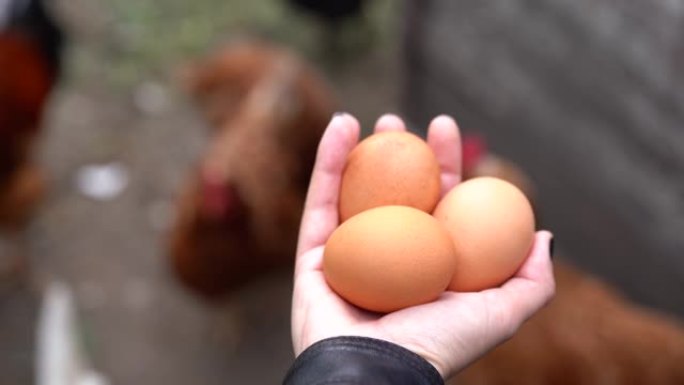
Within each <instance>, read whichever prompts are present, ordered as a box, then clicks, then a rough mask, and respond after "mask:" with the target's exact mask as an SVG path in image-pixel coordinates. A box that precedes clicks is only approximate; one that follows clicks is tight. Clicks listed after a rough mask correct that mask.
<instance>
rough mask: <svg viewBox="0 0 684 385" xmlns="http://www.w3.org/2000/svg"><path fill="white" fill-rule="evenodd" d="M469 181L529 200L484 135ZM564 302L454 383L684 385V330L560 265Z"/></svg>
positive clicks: (468, 164)
mask: <svg viewBox="0 0 684 385" xmlns="http://www.w3.org/2000/svg"><path fill="white" fill-rule="evenodd" d="M463 142H464V143H463V144H464V153H463V155H464V156H463V165H464V176H465V177H466V178H469V177H474V176H484V175H489V176H497V177H500V178H502V179H505V180H508V181H510V182H512V183H514V184H516V185H518V187H520V188H521V189H523V191H525V192H526V193H528V195H529V191H530V188H531V183H530V179H529V178H528V177H526V176H525V174H524V173H523V172H522V170H521V169H520V168H518V167H517V166H515V165H514V164H513V163H511V162H510V161H508V160H505V159H503V158H501V157H499V156H496V155H492V154H488V153H487V152H486V150H485V142H484V139H483V138H482V137H478V136H465V137H464V140H463ZM554 265H555V276H556V284H557V287H556V297H555V298H554V299H553V301H552V302H551V303H550V305H549V306H547V307H546V308H544V309H542V310H541V311H540V312H539V313H537V314H536V315H534V316H533V317H532V318H531V319H530V320H529V321H528V322H527V323H525V324H524V325H523V326H522V328H521V329H520V330H519V331H518V333H517V334H516V335H515V336H514V337H513V338H512V339H511V340H509V341H507V342H505V343H504V344H502V345H501V346H499V347H498V348H496V349H495V350H493V351H492V352H490V353H488V354H487V355H485V356H484V357H483V358H481V359H480V360H478V361H476V362H475V363H474V364H473V365H471V366H470V367H468V368H467V369H466V370H464V371H463V372H462V373H460V374H459V375H457V376H456V377H455V378H454V379H453V380H452V382H451V383H453V384H459V385H506V384H523V385H524V384H529V385H541V384H553V385H556V384H559V385H560V384H582V385H599V384H601V385H622V384H684V366H683V365H682V364H681V363H682V362H684V326H683V325H682V324H681V322H679V321H677V320H675V319H670V318H668V317H666V316H664V315H662V314H659V313H657V312H655V311H653V310H649V309H646V308H643V307H640V306H637V305H635V304H632V303H631V302H629V301H628V300H627V299H625V298H623V297H621V296H620V295H619V294H618V293H617V291H616V290H614V289H613V288H611V287H609V286H608V285H606V284H605V283H602V282H601V281H599V280H598V279H596V278H594V277H592V276H591V275H589V274H587V273H585V272H582V271H581V270H579V269H577V268H574V267H572V266H571V265H569V264H567V263H563V262H559V261H556V262H554Z"/></svg>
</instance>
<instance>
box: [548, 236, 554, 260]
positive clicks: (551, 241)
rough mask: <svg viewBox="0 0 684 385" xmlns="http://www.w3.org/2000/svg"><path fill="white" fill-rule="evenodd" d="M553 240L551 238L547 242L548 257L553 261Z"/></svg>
mask: <svg viewBox="0 0 684 385" xmlns="http://www.w3.org/2000/svg"><path fill="white" fill-rule="evenodd" d="M554 240H555V239H554V238H551V240H550V241H549V255H550V256H551V259H553V244H554Z"/></svg>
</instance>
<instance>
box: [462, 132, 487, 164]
mask: <svg viewBox="0 0 684 385" xmlns="http://www.w3.org/2000/svg"><path fill="white" fill-rule="evenodd" d="M462 146H463V172H464V173H468V172H469V171H470V170H472V169H473V167H475V165H476V164H477V163H478V162H479V161H480V160H481V159H482V157H483V156H484V155H485V154H486V153H487V141H486V140H485V138H484V136H483V135H480V134H467V135H465V136H463V139H462Z"/></svg>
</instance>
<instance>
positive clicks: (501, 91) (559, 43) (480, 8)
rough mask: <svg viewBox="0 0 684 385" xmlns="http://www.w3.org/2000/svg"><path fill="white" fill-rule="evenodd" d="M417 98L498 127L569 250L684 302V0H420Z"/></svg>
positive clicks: (468, 124) (632, 290) (419, 118)
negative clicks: (537, 191) (537, 190)
mask: <svg viewBox="0 0 684 385" xmlns="http://www.w3.org/2000/svg"><path fill="white" fill-rule="evenodd" d="M406 14H407V29H406V35H405V54H406V59H407V63H408V65H407V68H406V71H407V73H406V75H407V82H406V84H405V88H404V91H405V92H404V94H405V100H404V110H405V112H406V114H407V116H408V117H409V119H410V120H411V121H413V123H414V124H415V125H417V126H423V125H425V124H426V122H427V121H428V119H429V118H431V117H432V116H434V115H436V114H439V113H443V112H446V113H450V114H452V115H453V116H455V117H456V118H457V120H458V121H459V124H460V126H461V127H462V129H463V130H464V131H466V132H468V131H480V132H483V133H485V134H486V135H487V136H488V137H489V139H490V142H491V145H492V147H493V149H494V150H495V151H497V152H499V153H501V154H503V155H506V156H508V157H510V158H512V159H514V160H515V161H516V162H517V163H519V164H520V165H521V166H523V167H524V168H525V169H526V170H527V171H528V172H529V173H530V175H531V176H532V178H533V180H534V181H535V182H536V184H537V186H538V189H539V195H540V196H539V201H538V204H539V207H540V209H541V213H542V214H541V216H542V221H543V225H544V226H545V227H547V228H550V229H552V230H553V231H554V232H555V233H556V236H557V241H558V242H557V243H558V248H559V249H560V253H561V254H562V256H563V257H566V258H567V259H570V260H572V261H574V262H576V263H577V264H579V265H580V266H583V267H585V268H587V269H589V270H591V271H593V272H595V273H596V274H599V275H601V276H603V277H605V278H607V279H608V280H609V281H611V282H613V283H615V284H617V285H618V286H619V287H620V288H622V289H623V290H624V291H625V292H626V293H627V294H628V295H629V296H631V297H632V298H634V299H636V300H638V301H640V302H642V303H645V304H648V305H651V306H654V307H658V308H661V309H665V310H668V311H671V312H674V313H677V314H679V315H680V316H684V1H682V0H651V1H609V0H546V1H491V0H458V1H453V0H427V1H426V0H412V1H409V2H408V3H407V9H406Z"/></svg>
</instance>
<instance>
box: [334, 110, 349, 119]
mask: <svg viewBox="0 0 684 385" xmlns="http://www.w3.org/2000/svg"><path fill="white" fill-rule="evenodd" d="M344 115H347V113H346V112H344V111H337V112H335V113H334V114H333V119H335V118H337V117H340V116H344Z"/></svg>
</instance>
